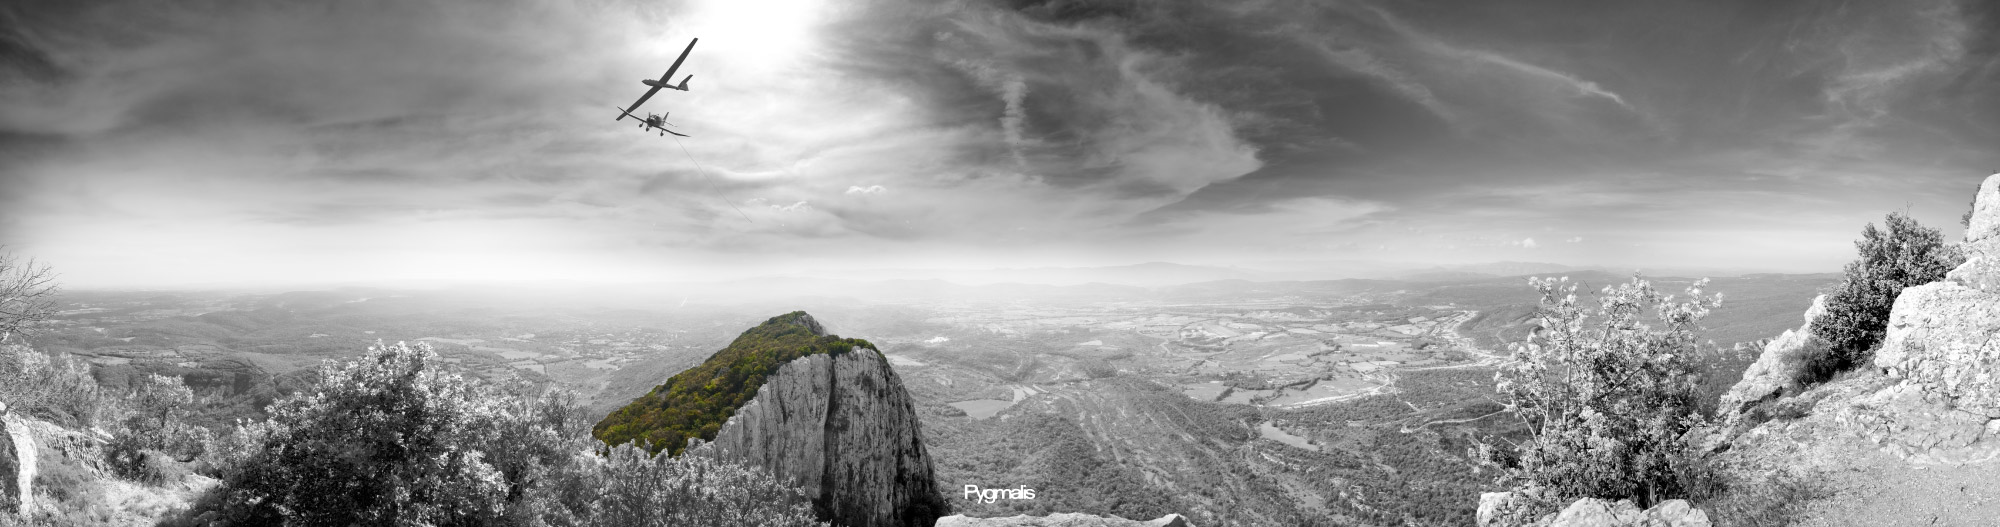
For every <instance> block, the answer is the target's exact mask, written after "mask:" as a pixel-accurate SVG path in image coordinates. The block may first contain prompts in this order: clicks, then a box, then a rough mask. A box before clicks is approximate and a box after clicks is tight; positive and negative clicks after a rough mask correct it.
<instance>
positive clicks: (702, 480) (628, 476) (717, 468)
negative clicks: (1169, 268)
mask: <svg viewBox="0 0 2000 527" xmlns="http://www.w3.org/2000/svg"><path fill="white" fill-rule="evenodd" d="M607 454H608V455H606V456H605V458H604V460H603V462H602V469H601V471H600V472H598V473H596V474H593V475H592V477H591V478H589V480H588V481H586V483H589V484H592V486H590V487H587V488H592V489H601V492H600V493H599V494H598V495H597V496H598V497H597V499H596V500H594V501H593V502H591V504H590V506H589V507H588V508H587V509H586V510H588V511H589V512H588V514H587V516H586V519H585V521H583V522H580V523H581V524H583V525H632V526H642V527H669V526H679V525H741V526H753V525H754V526H765V525H769V526H779V527H791V526H810V525H824V524H822V523H819V522H817V521H814V519H813V511H812V500H811V498H810V497H808V496H806V494H805V493H804V492H802V491H800V490H799V489H795V488H788V487H785V486H783V485H780V484H779V483H778V481H777V479H776V478H775V477H773V476H771V474H770V473H768V472H764V471H761V470H755V469H752V468H750V467H747V466H743V465H737V464H732V463H726V462H721V461H717V460H714V459H711V458H708V457H706V456H700V455H688V456H680V457H670V456H657V457H656V456H654V455H653V454H652V453H650V452H648V451H647V449H644V448H640V447H637V446H634V445H631V444H624V445H619V446H617V447H613V448H611V449H610V451H609V452H608V453H607Z"/></svg>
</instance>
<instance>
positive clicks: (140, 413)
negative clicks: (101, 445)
mask: <svg viewBox="0 0 2000 527" xmlns="http://www.w3.org/2000/svg"><path fill="white" fill-rule="evenodd" d="M195 403H196V397H195V395H194V391H193V390H189V389H188V387H187V385H186V384H184V383H183V382H182V381H181V379H180V378H179V377H168V376H165V375H159V374H148V375H147V376H146V377H145V378H144V379H142V380H140V381H139V383H138V385H137V386H136V387H134V389H133V390H132V393H131V395H130V396H129V397H128V398H127V399H126V401H125V407H126V409H127V411H126V415H125V416H124V417H123V418H121V419H119V420H118V423H117V426H116V427H115V430H114V431H113V432H112V437H111V441H110V443H109V444H108V445H106V449H105V457H106V458H108V459H107V460H108V461H110V463H111V468H112V470H113V471H115V472H117V473H118V475H120V476H124V477H127V478H131V479H135V480H139V481H144V482H151V483H160V482H165V481H171V480H174V479H177V477H176V475H175V474H176V473H177V472H180V471H184V470H185V469H184V468H180V466H179V465H178V463H186V462H191V461H194V460H195V459H196V458H198V457H200V456H201V455H202V453H203V452H204V450H205V449H206V448H207V445H208V444H209V443H210V442H212V441H214V434H213V433H211V432H209V430H208V429H207V428H202V427H199V426H195V425H193V424H190V423H188V421H187V419H188V417H189V413H190V410H191V409H192V408H193V406H194V405H195ZM154 458H165V459H154ZM168 459H171V460H172V461H175V462H178V463H167V461H168ZM161 467H173V470H171V471H167V472H162V471H161V470H159V468H161Z"/></svg>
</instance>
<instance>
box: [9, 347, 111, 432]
mask: <svg viewBox="0 0 2000 527" xmlns="http://www.w3.org/2000/svg"><path fill="white" fill-rule="evenodd" d="M0 403H6V404H7V407H8V408H9V409H11V410H12V411H16V412H21V413H24V414H28V415H32V416H35V417H38V418H41V419H46V420H49V421H51V422H54V423H57V424H61V425H64V426H68V427H71V428H85V427H89V426H92V425H96V424H99V423H102V422H105V421H108V420H111V419H113V418H115V416H117V415H118V414H119V413H120V411H121V410H120V408H119V402H118V400H117V398H115V397H113V396H111V395H110V394H108V393H105V390H103V389H102V388H99V387H98V385H97V380H96V379H94V378H92V377H91V375H90V364H89V363H87V362H84V361H81V360H77V358H76V357H74V356H72V355H70V354H67V353H62V354H58V355H56V356H50V355H48V354H44V353H42V352H39V351H36V350H33V349H30V348H28V347H27V346H22V345H19V344H0Z"/></svg>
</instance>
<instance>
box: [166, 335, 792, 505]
mask: <svg viewBox="0 0 2000 527" xmlns="http://www.w3.org/2000/svg"><path fill="white" fill-rule="evenodd" d="M448 367H449V366H448V365H447V364H445V363H443V362H442V361H441V360H439V359H438V357H437V356H436V354H435V353H434V352H433V351H432V350H431V349H430V348H429V346H428V345H426V344H423V343H419V344H417V345H416V346H407V345H404V344H401V343H398V344H396V345H394V346H383V345H377V346H374V347H371V348H370V349H369V350H368V354H367V355H366V356H364V357H362V358H361V359H359V360H357V361H355V362H350V363H346V364H339V365H336V364H331V363H329V364H327V365H325V366H323V367H322V368H321V369H320V371H319V375H318V379H317V381H316V382H314V383H313V384H311V385H310V386H307V387H305V389H303V390H301V391H299V392H297V393H294V394H292V395H290V396H287V397H285V398H284V399H282V400H280V401H278V402H277V403H276V404H274V405H273V407H272V408H271V410H270V414H271V419H270V420H269V421H242V422H239V423H238V425H237V426H236V427H235V428H234V429H233V430H232V431H231V432H230V433H228V434H224V435H222V436H221V437H219V438H217V439H215V440H214V441H212V442H211V443H210V445H209V447H208V448H207V451H206V452H205V453H204V454H203V455H202V456H201V458H200V459H199V460H198V463H197V465H198V466H200V467H202V468H203V469H204V470H206V471H209V472H212V473H214V474H216V475H218V476H220V479H222V485H220V486H218V487H217V488H216V489H213V490H211V491H209V492H207V493H205V494H203V495H202V496H200V497H198V498H197V500H196V502H195V504H194V505H193V506H192V507H191V508H189V509H187V510H185V511H182V512H181V513H179V514H178V515H176V516H174V517H170V518H167V519H166V520H164V521H163V522H162V523H161V525H168V526H178V525H212V524H213V523H211V522H220V524H222V525H351V524H359V525H520V526H572V525H575V526H581V525H809V524H812V518H811V506H810V503H809V501H808V500H807V499H806V498H805V497H804V496H803V495H802V494H800V491H798V490H796V489H791V488H786V487H783V486H782V485H780V484H779V483H778V482H777V481H776V479H775V478H773V477H772V476H770V475H769V474H768V473H765V472H763V471H761V470H758V469H756V468H754V467H748V466H741V465H734V464H730V463H724V462H718V461H713V460H670V459H669V458H665V457H662V458H660V459H659V460H657V461H655V460H653V459H652V458H651V457H650V456H648V455H646V454H645V453H643V452H642V451H640V450H638V449H636V448H634V447H631V446H629V445H627V446H624V447H620V448H614V449H610V450H609V451H608V455H609V457H608V458H599V457H598V456H596V455H593V454H592V453H591V452H592V451H593V450H597V449H598V448H600V447H601V446H602V445H601V444H598V443H596V442H595V441H592V440H591V439H589V436H588V435H587V434H586V431H587V430H588V424H589V423H588V420H587V419H586V418H585V417H584V414H583V411H582V409H581V408H580V407H579V406H577V404H576V401H575V397H574V395H572V394H569V393H568V392H564V391H560V390H553V389H548V388H546V387H540V386H536V385H533V384H530V383H526V382H522V381H520V380H518V379H514V380H508V381H503V382H500V383H498V384H492V383H485V382H481V381H477V380H473V379H467V378H466V377H464V376H462V375H461V374H459V373H458V372H455V371H450V370H448Z"/></svg>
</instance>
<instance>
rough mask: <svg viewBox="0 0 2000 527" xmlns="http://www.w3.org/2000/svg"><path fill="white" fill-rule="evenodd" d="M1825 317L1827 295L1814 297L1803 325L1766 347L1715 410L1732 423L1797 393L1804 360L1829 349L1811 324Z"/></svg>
mask: <svg viewBox="0 0 2000 527" xmlns="http://www.w3.org/2000/svg"><path fill="white" fill-rule="evenodd" d="M1824 314H1826V295H1819V296H1818V297H1815V298H1813V301H1812V306H1811V307H1808V308H1806V314H1805V324H1804V325H1802V326H1799V329H1796V330H1789V329H1788V330H1785V332H1784V334H1781V335H1779V336H1778V338H1776V339H1772V340H1771V341H1770V343H1768V344H1765V345H1764V352H1763V353H1762V354H1761V355H1758V356H1757V362H1755V363H1752V364H1750V368H1749V369H1747V370H1744V371H1743V380H1742V381H1738V382H1737V383H1736V385H1735V386H1732V387H1730V388H1729V392H1728V393H1724V394H1723V395H1722V402H1721V404H1720V405H1718V406H1717V410H1718V411H1719V412H1722V413H1724V415H1727V416H1728V419H1729V420H1731V421H1732V422H1734V421H1735V420H1736V419H1738V418H1740V417H1741V416H1742V415H1743V414H1744V413H1745V412H1748V411H1750V409H1751V408H1753V407H1755V406H1756V405H1758V404H1762V403H1765V402H1769V401H1773V400H1776V399H1778V398H1779V397H1783V396H1786V395H1794V394H1796V393H1797V392H1798V390H1799V386H1798V381H1797V379H1798V378H1799V375H1800V373H1801V372H1802V371H1803V370H1804V369H1805V358H1806V357H1808V356H1810V355H1812V354H1815V353H1823V352H1825V351H1826V348H1827V346H1828V344H1827V342H1826V339H1822V338H1819V336H1817V335H1814V334H1813V333H1812V324H1813V321H1815V320H1818V319H1819V317H1820V316H1821V315H1824Z"/></svg>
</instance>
